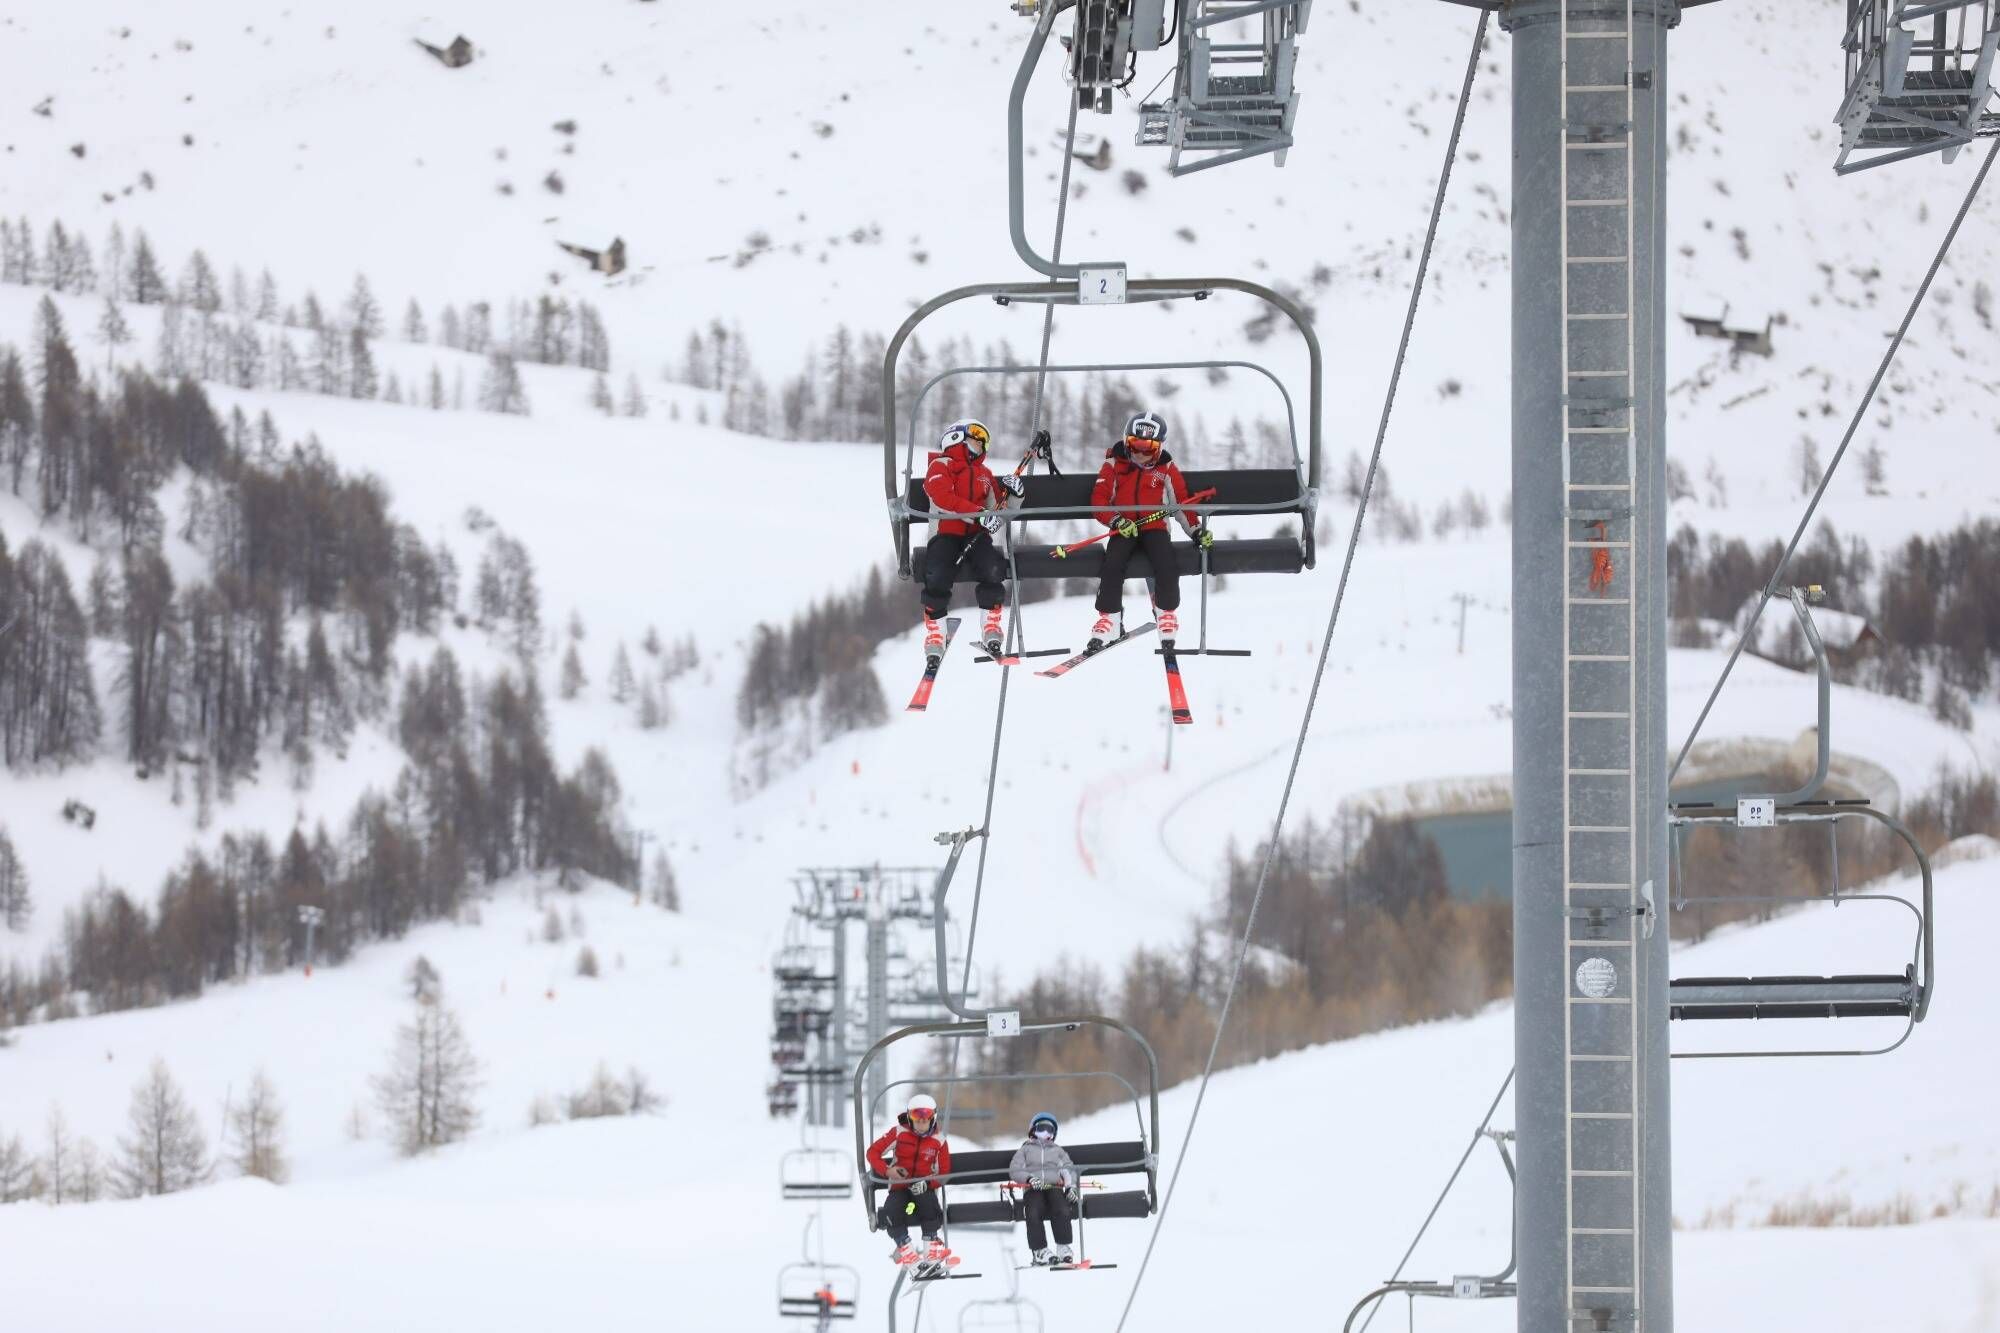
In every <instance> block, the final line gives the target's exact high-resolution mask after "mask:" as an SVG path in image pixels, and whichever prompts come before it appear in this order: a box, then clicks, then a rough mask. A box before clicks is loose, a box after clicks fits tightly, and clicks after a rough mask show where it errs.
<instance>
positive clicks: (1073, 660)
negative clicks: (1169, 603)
mask: <svg viewBox="0 0 2000 1333" xmlns="http://www.w3.org/2000/svg"><path fill="white" fill-rule="evenodd" d="M1152 628H1153V622H1152V621H1150V620H1149V621H1147V622H1146V623H1145V624H1143V625H1141V626H1139V628H1137V629H1129V630H1126V631H1125V632H1124V633H1123V634H1121V635H1119V636H1118V637H1117V638H1115V639H1111V640H1108V641H1107V642H1106V643H1105V644H1104V645H1103V646H1102V647H1100V648H1086V649H1084V650H1083V651H1082V652H1080V653H1078V654H1077V655H1076V656H1074V657H1069V658H1065V659H1063V660H1062V661H1060V662H1058V663H1056V664H1055V665H1054V666H1052V667H1050V668H1049V669H1048V670H1047V671H1037V672H1036V673H1035V674H1036V675H1038V676H1049V677H1055V676H1061V675H1065V674H1067V673H1069V672H1071V671H1074V670H1076V668H1078V667H1080V666H1082V665H1083V664H1084V663H1085V662H1088V661H1089V660H1090V659H1091V658H1093V657H1096V656H1098V655H1099V654H1101V653H1108V652H1110V651H1111V650H1112V649H1113V648H1116V647H1117V646H1118V645H1119V644H1121V643H1123V642H1125V640H1127V639H1136V638H1138V637H1139V636H1140V635H1141V634H1145V633H1148V632H1149V631H1151V630H1152Z"/></svg>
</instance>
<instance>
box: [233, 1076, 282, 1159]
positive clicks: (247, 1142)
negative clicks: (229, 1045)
mask: <svg viewBox="0 0 2000 1333" xmlns="http://www.w3.org/2000/svg"><path fill="white" fill-rule="evenodd" d="M229 1129H230V1133H231V1134H233V1135H234V1136H235V1140H236V1146H235V1152H234V1153H233V1155H232V1157H231V1161H232V1162H234V1164H235V1166H236V1170H237V1171H238V1172H239V1173H241V1174H242V1175H246V1176H255V1177H257V1179H259V1180H268V1181H270V1182H271V1183H272V1184H274V1185H282V1184H283V1183H284V1182H285V1180H286V1179H287V1177H289V1176H290V1175H291V1166H290V1164H289V1163H288V1162H287V1161H286V1160H285V1150H284V1142H283V1137H284V1129H285V1110H284V1107H282V1106H280V1105H279V1104H278V1090H277V1089H276V1088H274V1087H272V1086H271V1080H270V1079H269V1078H268V1077H266V1076H265V1074H264V1071H263V1070H261V1069H260V1070H258V1071H257V1072H256V1073H255V1074H254V1075H252V1076H251V1079H250V1089H249V1091H248V1092H246V1093H245V1094H244V1096H243V1102H242V1104H241V1105H239V1106H237V1107H236V1108H235V1109H234V1110H232V1111H231V1112H230V1113H229Z"/></svg>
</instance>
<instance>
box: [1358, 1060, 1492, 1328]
mask: <svg viewBox="0 0 2000 1333" xmlns="http://www.w3.org/2000/svg"><path fill="white" fill-rule="evenodd" d="M1513 1084H1514V1071H1513V1070H1512V1069H1509V1070H1508V1071H1507V1077H1506V1078H1504V1079H1501V1080H1500V1090H1499V1091H1498V1092H1496V1093H1494V1094H1493V1101H1492V1103H1491V1104H1490V1105H1488V1106H1487V1108H1486V1114H1485V1115H1484V1116H1482V1117H1480V1121H1479V1127H1478V1128H1477V1129H1475V1130H1473V1131H1472V1138H1471V1139H1470V1140H1469V1141H1467V1143H1466V1145H1465V1151H1464V1153H1462V1154H1460V1156H1459V1159H1458V1165H1457V1166H1455V1167H1453V1168H1452V1169H1451V1179H1449V1180H1447V1181H1445V1182H1444V1188H1443V1189H1441V1190H1439V1191H1438V1196H1437V1202H1436V1203H1434V1204H1432V1205H1431V1210H1430V1211H1429V1212H1428V1213H1425V1214H1424V1224H1423V1225H1422V1226H1420V1227H1418V1228H1417V1234H1416V1235H1414V1236H1412V1237H1410V1248H1409V1249H1407V1250H1404V1251H1403V1257H1402V1258H1401V1259H1398V1260H1397V1261H1396V1271H1395V1272H1393V1273H1391V1274H1389V1281H1390V1282H1391V1283H1393V1282H1397V1281H1399V1280H1401V1278H1402V1276H1403V1269H1404V1267H1405V1266H1407V1265H1408V1264H1409V1262H1410V1256H1411V1255H1413V1254H1415V1253H1416V1252H1417V1246H1419V1245H1421V1244H1423V1241H1424V1233H1425V1232H1427V1231H1429V1230H1430V1229H1431V1223H1432V1222H1434V1221H1436V1220H1437V1215H1438V1209H1440V1208H1442V1207H1444V1201H1445V1199H1446V1198H1447V1197H1448V1196H1449V1195H1450V1194H1451V1187H1452V1186H1453V1185H1456V1184H1457V1183H1458V1176H1459V1173H1460V1172H1461V1171H1464V1170H1465V1164H1466V1163H1467V1162H1469V1161H1471V1160H1472V1150H1473V1149H1474V1148H1477V1147H1478V1146H1479V1140H1481V1139H1483V1138H1485V1137H1486V1127H1487V1126H1488V1125H1490V1124H1492V1123H1493V1113H1494V1112H1495V1111H1497V1110H1499V1109H1500V1099H1501V1098H1502V1097H1505V1096H1506V1095H1507V1089H1508V1088H1510V1087H1512V1086H1513ZM1513 1224H1514V1220H1513V1219H1512V1218H1511V1217H1510V1218H1508V1219H1507V1225H1508V1226H1509V1227H1510V1228H1511V1227H1512V1226H1513ZM1388 1299H1389V1293H1388V1292H1386V1291H1385V1292H1383V1293H1382V1294H1381V1296H1379V1297H1378V1298H1376V1301H1375V1304H1374V1306H1373V1307H1372V1308H1370V1310H1369V1311H1368V1317H1367V1318H1366V1319H1364V1320H1362V1321H1361V1328H1360V1333H1368V1326H1369V1325H1370V1324H1372V1323H1374V1322H1375V1316H1376V1315H1378V1314H1380V1313H1381V1311H1382V1302H1383V1301H1386V1300H1388Z"/></svg>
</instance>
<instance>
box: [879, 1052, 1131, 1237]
mask: <svg viewBox="0 0 2000 1333" xmlns="http://www.w3.org/2000/svg"><path fill="white" fill-rule="evenodd" d="M1085 1028H1099V1029H1108V1030H1110V1031H1113V1032H1117V1033H1121V1034H1123V1035H1124V1036H1125V1037H1127V1038H1128V1039H1129V1040H1131V1041H1132V1042H1133V1043H1134V1044H1135V1045H1136V1046H1137V1047H1138V1049H1139V1050H1140V1051H1141V1052H1142V1053H1143V1054H1144V1056H1145V1063H1146V1070H1147V1088H1146V1091H1145V1096H1144V1101H1143V1104H1142V1099H1141V1093H1140V1090H1139V1089H1138V1088H1137V1087H1135V1086H1134V1085H1133V1084H1132V1082H1131V1081H1130V1080H1129V1079H1127V1078H1125V1076H1124V1075H1122V1074H1119V1073H1118V1072H1116V1071H1115V1070H1109V1069H1091V1070H1076V1071H1070V1072H1064V1073H1046V1074H1040V1073H1029V1074H958V1075H951V1076H947V1077H937V1078H921V1079H915V1078H912V1079H899V1080H896V1081H894V1082H889V1083H885V1084H884V1086H883V1087H882V1089H881V1090H880V1091H879V1092H878V1093H877V1094H876V1095H875V1097H874V1098H873V1099H872V1100H871V1099H869V1098H867V1097H866V1096H865V1094H864V1092H863V1088H864V1087H865V1085H866V1081H867V1075H868V1071H869V1069H870V1068H871V1067H872V1066H873V1065H874V1064H875V1063H876V1062H877V1061H879V1060H881V1059H883V1058H884V1057H885V1056H886V1054H887V1052H888V1051H889V1050H890V1048H892V1047H894V1046H896V1045H898V1044H900V1043H903V1042H909V1041H918V1040H923V1039H931V1040H939V1041H966V1040H972V1041H978V1040H984V1039H985V1038H986V1037H987V1036H988V1035H989V1034H990V1033H991V1032H992V1031H993V1029H992V1028H991V1027H990V1026H989V1024H988V1023H986V1022H966V1023H925V1024H919V1025H917V1026H915V1027H907V1028H903V1029H901V1030H899V1031H896V1032H892V1033H890V1034H889V1035H888V1036H886V1037H884V1038H882V1039H881V1040H880V1041H878V1042H876V1043H875V1044H874V1045H873V1046H871V1047H869V1049H868V1052H867V1054H865V1055H863V1056H862V1057H861V1060H860V1062H859V1064H857V1065H856V1066H855V1070H854V1079H853V1096H854V1155H855V1161H856V1164H857V1170H858V1171H859V1172H860V1174H861V1180H862V1193H863V1207H864V1211H865V1212H866V1213H867V1216H868V1229H869V1230H871V1231H875V1230H880V1229H882V1228H884V1227H885V1226H886V1224H887V1223H886V1219H885V1218H884V1217H883V1216H882V1208H883V1204H884V1200H885V1198H886V1196H887V1194H888V1191H889V1187H890V1182H889V1181H887V1180H885V1179H883V1178H882V1177H881V1176H878V1175H876V1174H875V1173H874V1171H873V1169H872V1168H870V1166H869V1165H868V1145H869V1144H870V1143H872V1142H873V1141H874V1139H875V1137H876V1136H877V1134H878V1133H879V1132H880V1130H881V1129H882V1128H883V1127H884V1124H883V1122H884V1121H885V1120H886V1118H887V1117H885V1116H884V1114H883V1107H884V1105H885V1104H886V1102H887V1099H888V1098H889V1095H890V1093H891V1092H892V1091H894V1090H896V1089H899V1088H915V1087H920V1086H921V1087H925V1088H932V1087H941V1086H951V1087H953V1088H956V1087H959V1086H964V1085H995V1084H1004V1083H1061V1082H1077V1081H1089V1080H1110V1081H1112V1082H1115V1083H1117V1084H1118V1085H1119V1086H1120V1087H1122V1088H1123V1089H1124V1090H1125V1093H1126V1096H1127V1097H1128V1098H1129V1099H1130V1101H1131V1105H1132V1114H1133V1121H1134V1124H1135V1127H1136V1137H1134V1138H1131V1139H1123V1140H1113V1141H1108V1142H1102V1143H1065V1144H1064V1145H1063V1146H1064V1147H1065V1148H1067V1149H1068V1150H1069V1155H1070V1160H1071V1161H1072V1162H1074V1163H1075V1164H1076V1169H1077V1173H1078V1175H1079V1176H1082V1175H1091V1176H1132V1177H1141V1178H1142V1179H1140V1180H1136V1181H1134V1182H1133V1183H1134V1184H1135V1185H1136V1186H1137V1188H1132V1189H1122V1190H1106V1191H1104V1192H1101V1193H1090V1194H1086V1195H1085V1196H1084V1198H1083V1200H1082V1202H1081V1204H1080V1206H1079V1207H1078V1208H1077V1221H1078V1227H1079V1230H1078V1239H1079V1241H1080V1240H1081V1239H1082V1230H1081V1228H1082V1224H1083V1223H1084V1222H1086V1221H1100V1220H1107V1219H1113V1218H1120V1219H1127V1218H1144V1217H1150V1216H1151V1215H1152V1213H1153V1210H1154V1208H1155V1207H1156V1206H1157V1199H1158V1192H1159V1189H1158V1187H1159V1180H1158V1172H1159V1152H1160V1065H1159V1060H1158V1059H1157V1057H1155V1055H1154V1054H1153V1048H1152V1046H1151V1045H1150V1044H1148V1043H1147V1041H1146V1039H1145V1038H1144V1037H1143V1036H1141V1035H1140V1034H1139V1032H1138V1030H1137V1029H1136V1028H1133V1027H1132V1026H1130V1025H1129V1024H1126V1023H1122V1022H1120V1021H1118V1020H1117V1019H1115V1018H1107V1017H1104V1016H1102V1015H1098V1014H1080V1015H1076V1016H1073V1017H1066V1018H1052V1019H1046V1020H1043V1021H1040V1022H1033V1023H1021V1024H1018V1025H1017V1026H1016V1027H1015V1028H1014V1030H1015V1031H1016V1032H1018V1033H1020V1034H1024V1035H1025V1034H1028V1033H1049V1034H1061V1033H1074V1032H1077V1031H1080V1030H1082V1029H1085ZM944 1128H945V1132H946V1133H949V1132H950V1126H949V1124H946V1125H945V1126H944ZM1013 1157H1014V1153H1013V1150H1012V1149H1011V1148H1004V1149H991V1150H987V1149H968V1150H966V1151H963V1152H954V1153H953V1154H952V1159H951V1167H952V1169H951V1171H950V1172H949V1173H947V1174H946V1175H944V1176H943V1177H941V1178H940V1182H939V1183H940V1186H941V1192H940V1195H939V1198H940V1200H941V1201H942V1202H943V1203H944V1219H945V1225H946V1226H947V1227H966V1226H972V1227H985V1226H992V1227H1008V1228H1011V1227H1013V1226H1014V1225H1015V1224H1016V1223H1018V1222H1021V1221H1023V1220H1025V1213H1024V1212H1023V1210H1022V1204H1021V1201H1020V1199H1019V1198H1017V1197H1013V1196H1014V1195H1015V1194H1016V1193H1017V1191H1013V1190H1009V1189H1007V1188H1005V1186H1006V1185H1007V1183H1008V1167H1009V1165H1010V1164H1011V1163H1012V1161H1013ZM977 1186H991V1187H993V1190H994V1193H995V1194H996V1195H997V1196H998V1197H996V1198H966V1197H964V1196H965V1195H966V1194H968V1193H971V1192H973V1189H972V1187H977ZM950 1191H956V1192H957V1196H958V1197H955V1198H954V1197H951V1196H950V1193H949V1192H950ZM1099 1266H1100V1267H1108V1265H1099Z"/></svg>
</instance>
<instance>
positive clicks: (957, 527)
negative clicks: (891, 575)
mask: <svg viewBox="0 0 2000 1333" xmlns="http://www.w3.org/2000/svg"><path fill="white" fill-rule="evenodd" d="M992 443H993V434H992V432H991V431H989V430H987V429H986V427H985V426H984V425H982V424H981V423H979V422H977V421H958V422H953V423H952V424H951V425H950V426H948V427H947V428H946V429H945V432H944V434H942V435H941V436H939V437H938V447H937V452H935V453H933V454H932V455H931V459H930V467H929V469H928V470H927V471H926V472H925V473H924V494H925V496H927V497H928V498H929V500H930V502H931V512H932V513H934V514H937V515H938V516H939V519H938V524H937V531H936V532H935V533H933V534H932V536H931V540H930V544H929V545H928V546H927V547H926V548H925V551H924V590H923V608H924V657H925V658H926V659H929V660H935V659H937V658H940V657H942V656H944V631H943V629H941V628H940V627H939V625H938V618H939V617H940V616H942V615H944V613H945V608H946V607H948V606H950V605H951V585H952V582H953V580H954V579H955V578H956V577H957V575H958V566H959V563H960V562H961V561H964V562H967V563H970V564H971V566H972V573H973V577H974V578H975V579H977V580H978V583H977V585H976V586H975V588H974V595H975V597H976V598H977V600H978V602H979V605H980V606H981V607H983V608H984V609H985V611H986V622H985V624H984V625H983V626H982V627H981V629H980V631H979V638H980V642H981V643H983V644H984V645H985V646H986V651H987V652H989V653H994V654H997V653H998V652H999V651H1000V646H1001V641H1002V638H1003V621H1004V617H1005V614H1006V612H1005V603H1006V598H1007V589H1006V585H1005V580H1006V578H1007V557H1006V556H1005V555H1004V554H1003V553H1002V552H1001V550H1000V547H999V545H998V544H997V543H996V542H995V541H994V538H995V537H997V536H998V535H999V533H1000V529H1001V528H1002V527H1003V526H1005V524H1006V520H1005V519H1004V518H1002V517H1001V516H1000V514H999V512H998V511H999V510H1001V509H1004V508H1006V507H1007V505H1008V504H1010V503H1011V502H1012V501H1013V500H1014V499H1015V498H1016V497H1018V496H1020V495H1021V494H1022V493H1023V492H1024V491H1025V490H1026V485H1025V484H1024V483H1023V482H1022V480H1021V479H1020V478H1019V477H1015V476H995V475H994V474H993V472H992V470H991V469H990V468H988V467H987V465H986V451H987V448H988V447H989V446H990V445H991V444H992ZM982 529H983V531H982Z"/></svg>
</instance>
